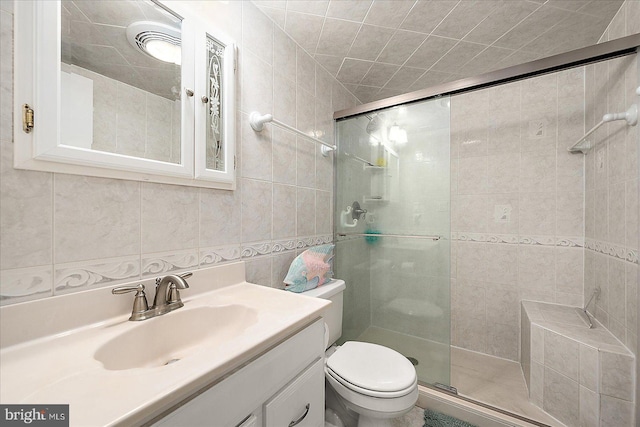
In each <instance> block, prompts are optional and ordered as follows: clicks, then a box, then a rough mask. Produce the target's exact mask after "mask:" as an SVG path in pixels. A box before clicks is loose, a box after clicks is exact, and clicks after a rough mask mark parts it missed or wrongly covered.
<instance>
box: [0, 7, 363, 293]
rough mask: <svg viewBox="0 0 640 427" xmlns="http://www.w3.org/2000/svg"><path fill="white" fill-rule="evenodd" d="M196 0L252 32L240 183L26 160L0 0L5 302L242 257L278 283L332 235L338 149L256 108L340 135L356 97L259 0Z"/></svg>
mask: <svg viewBox="0 0 640 427" xmlns="http://www.w3.org/2000/svg"><path fill="white" fill-rule="evenodd" d="M169 3H170V2H169ZM191 6H192V7H193V9H194V11H195V13H196V14H197V15H198V16H200V17H201V18H202V19H205V20H208V21H209V22H211V24H212V25H215V26H217V27H218V28H219V29H221V30H222V31H225V32H226V33H227V34H229V35H230V36H231V37H233V38H234V39H235V40H236V41H237V43H238V45H239V49H238V50H239V67H238V79H237V82H238V87H237V91H238V98H237V105H238V106H239V110H238V111H237V131H236V135H237V141H238V149H237V154H238V157H239V169H238V178H237V179H238V189H237V190H236V191H233V192H230V191H222V190H212V189H200V188H193V187H180V186H172V185H160V184H153V183H141V182H134V181H125V180H114V179H102V178H93V177H86V176H73V175H63V174H51V173H41V172H32V171H21V170H14V169H13V167H12V162H13V159H12V157H13V152H12V151H13V150H12V143H13V142H12V139H13V136H12V135H13V134H12V132H13V129H12V102H13V100H12V87H13V70H12V34H13V3H12V2H9V1H5V0H2V1H1V2H0V7H1V9H0V31H1V35H2V37H1V46H0V67H1V68H0V91H1V95H2V96H1V111H0V117H1V122H0V129H1V130H0V141H1V163H0V283H1V285H0V295H1V297H0V298H1V300H0V303H1V304H11V303H15V302H19V301H23V300H28V299H35V298H44V297H49V296H52V295H60V294H64V293H68V292H77V291H81V290H84V289H87V288H90V287H96V286H107V285H113V284H115V283H118V282H125V281H131V280H135V279H136V278H139V277H148V276H155V275H161V274H164V273H166V272H169V271H180V270H187V269H194V268H198V267H199V266H205V265H211V264H214V263H219V262H225V261H230V260H237V259H241V258H242V259H245V260H246V261H247V276H248V277H247V279H248V280H250V281H253V282H256V283H260V284H265V285H270V286H276V287H278V286H281V281H282V278H283V277H284V275H285V274H286V271H287V269H288V266H289V262H290V261H291V260H292V259H293V258H294V257H295V255H296V253H297V252H298V251H299V250H300V249H302V248H304V247H306V246H309V245H314V244H318V243H321V242H325V241H328V240H330V239H331V232H332V215H331V212H332V206H331V204H332V202H331V201H332V191H333V187H332V173H333V170H332V169H333V168H332V158H331V157H329V158H324V157H322V156H321V155H320V154H319V150H318V149H317V148H316V147H315V146H314V145H312V143H309V142H307V141H306V140H303V139H297V138H296V137H295V136H294V135H293V134H291V133H288V132H286V131H282V130H279V129H274V130H270V129H269V130H267V131H265V132H263V133H262V134H260V135H258V134H256V133H254V132H253V131H252V130H251V129H250V127H249V125H248V113H249V112H251V111H253V110H260V111H261V112H273V114H274V116H275V117H276V118H278V119H279V120H281V121H284V122H286V123H288V124H290V125H294V126H297V127H298V128H300V129H302V130H312V129H318V130H321V131H323V132H324V138H326V139H327V140H328V141H331V140H332V138H333V128H332V113H333V111H335V110H341V109H344V108H348V107H351V106H353V105H355V104H356V103H357V100H356V98H355V97H353V96H352V95H351V94H349V92H348V91H346V89H345V88H344V87H343V86H342V85H340V84H339V83H338V82H337V81H336V80H335V79H333V78H332V77H331V76H330V75H329V73H327V72H326V71H324V69H323V68H322V67H320V66H319V65H318V64H317V63H316V62H315V61H314V60H313V59H312V58H311V57H310V56H309V55H307V53H306V52H305V51H304V50H303V49H301V48H300V47H299V46H297V45H296V44H295V43H294V42H293V41H292V40H291V39H290V38H289V37H287V36H286V35H285V34H284V32H282V31H281V30H280V29H279V28H278V27H277V26H274V24H273V23H272V21H271V20H269V19H268V18H267V17H266V16H265V15H264V14H262V13H261V12H260V11H258V10H257V9H256V8H255V6H254V5H253V4H252V3H251V2H248V1H242V2H235V1H233V2H228V3H227V4H225V3H223V2H206V3H204V2H193V3H192V4H191ZM16 131H17V130H16Z"/></svg>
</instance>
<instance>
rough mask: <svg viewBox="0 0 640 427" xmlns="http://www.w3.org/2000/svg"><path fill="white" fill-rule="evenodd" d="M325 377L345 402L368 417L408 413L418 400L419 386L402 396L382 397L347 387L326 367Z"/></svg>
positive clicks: (388, 417) (381, 417) (385, 417)
mask: <svg viewBox="0 0 640 427" xmlns="http://www.w3.org/2000/svg"><path fill="white" fill-rule="evenodd" d="M325 378H326V379H327V381H328V382H329V384H330V385H331V388H332V389H333V390H334V391H335V392H336V393H337V394H338V395H339V396H340V397H342V399H343V402H344V404H345V405H346V406H347V407H348V408H350V409H351V410H353V411H355V412H357V413H358V414H360V415H365V416H367V417H372V418H379V419H390V418H396V417H399V416H402V415H404V414H406V413H407V412H408V411H409V410H410V409H411V408H413V405H415V403H416V402H417V401H418V386H417V382H416V385H415V386H414V387H413V388H412V389H411V390H409V393H408V394H405V395H404V396H400V397H392V398H381V397H373V396H368V395H366V394H362V393H358V392H357V391H355V390H352V389H351V388H349V387H345V386H344V385H343V384H342V383H341V382H340V381H338V380H337V379H336V378H335V377H334V376H333V375H331V373H330V372H329V371H328V370H326V369H325Z"/></svg>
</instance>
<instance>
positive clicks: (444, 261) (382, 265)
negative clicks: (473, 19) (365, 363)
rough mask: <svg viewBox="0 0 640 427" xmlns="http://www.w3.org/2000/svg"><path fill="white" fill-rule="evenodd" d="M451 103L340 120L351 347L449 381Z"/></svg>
mask: <svg viewBox="0 0 640 427" xmlns="http://www.w3.org/2000/svg"><path fill="white" fill-rule="evenodd" d="M449 116H450V100H449V97H440V98H437V99H432V100H428V101H422V102H417V103H413V104H409V105H403V106H397V107H391V108H387V109H383V110H379V111H376V112H373V113H367V114H362V115H359V116H355V117H350V118H348V119H345V120H341V121H338V122H337V138H338V141H339V144H338V150H339V151H338V155H337V169H336V174H337V176H336V183H337V186H338V188H337V189H336V218H335V231H336V237H337V239H336V260H337V261H336V266H335V270H336V272H337V276H338V277H341V278H342V279H344V280H345V281H346V283H347V284H348V286H347V290H346V293H345V307H349V309H348V310H345V313H344V327H343V335H342V341H348V340H359V341H366V342H373V343H377V344H381V345H385V346H387V347H390V348H393V349H395V350H397V351H399V352H400V353H402V354H403V355H405V356H406V357H408V358H409V360H411V362H412V363H413V364H414V365H415V366H416V370H417V373H418V379H419V381H421V382H423V383H429V384H437V383H438V384H443V385H448V384H449V375H450V374H449V366H450V350H449V349H450V332H449V331H450V313H449V311H450V295H449V289H450V286H449V285H450V274H449V268H450V241H451V240H450V230H451V225H450V188H449V187H450V179H449V177H450V170H449V169H450V160H449V159H450V153H449V147H450V144H449V122H450V120H449V119H450V117H449Z"/></svg>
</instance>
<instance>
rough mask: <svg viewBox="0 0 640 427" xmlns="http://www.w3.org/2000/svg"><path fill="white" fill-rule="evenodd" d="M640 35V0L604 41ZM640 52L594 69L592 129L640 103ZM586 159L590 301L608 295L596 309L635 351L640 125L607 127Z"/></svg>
mask: <svg viewBox="0 0 640 427" xmlns="http://www.w3.org/2000/svg"><path fill="white" fill-rule="evenodd" d="M635 33H640V2H637V1H627V2H625V3H624V4H623V6H622V8H621V9H620V11H619V12H618V14H617V15H616V16H615V17H614V19H613V21H612V22H611V24H610V25H609V28H608V29H607V31H606V32H605V33H604V35H603V36H602V39H601V41H608V40H613V39H616V38H619V37H623V36H626V35H630V34H635ZM639 85H640V74H639V67H638V57H637V55H633V56H627V57H624V58H619V59H614V60H611V61H607V62H602V63H598V64H595V65H589V66H588V67H587V71H586V87H587V93H586V116H585V117H586V128H587V129H590V128H591V127H592V126H594V125H595V124H596V123H597V122H599V121H600V120H601V118H602V116H603V115H604V114H605V113H608V112H623V111H626V110H627V108H628V107H629V106H630V105H631V104H633V103H638V101H640V98H639V97H638V96H637V95H636V94H635V89H636V88H637V87H638V86H639ZM592 143H593V144H595V146H594V148H593V149H591V150H590V151H589V153H588V154H587V156H586V157H585V161H586V165H585V171H586V184H585V185H586V197H585V237H586V248H587V250H586V253H585V287H584V297H585V301H586V300H587V299H588V298H590V297H591V295H592V293H593V291H594V289H595V288H600V290H601V294H600V296H599V297H598V298H597V299H596V300H595V306H594V305H593V303H592V304H591V305H590V306H589V311H590V312H592V313H595V316H596V318H597V319H598V320H599V321H600V322H601V323H602V324H603V325H604V326H605V327H607V329H609V330H610V331H611V332H612V333H613V334H614V335H615V336H616V337H617V338H618V339H619V340H620V341H621V342H623V343H624V344H625V345H626V346H627V348H629V349H630V350H631V351H633V352H634V353H636V349H637V342H638V326H637V313H638V143H639V135H638V126H626V125H625V123H624V122H621V121H618V122H612V123H610V124H608V125H605V126H603V127H602V128H600V130H598V132H597V133H596V134H595V137H594V138H593V141H592Z"/></svg>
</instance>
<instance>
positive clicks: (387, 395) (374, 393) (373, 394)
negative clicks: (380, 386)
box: [324, 366, 418, 399]
mask: <svg viewBox="0 0 640 427" xmlns="http://www.w3.org/2000/svg"><path fill="white" fill-rule="evenodd" d="M324 372H325V376H327V375H330V376H331V377H332V378H333V379H334V380H335V381H337V382H339V383H340V384H342V386H344V387H346V388H348V389H349V390H351V391H354V392H356V393H359V394H362V395H364V396H369V397H377V398H380V399H394V398H396V397H402V396H406V395H407V394H409V393H411V392H412V391H413V390H414V389H415V388H416V386H417V385H418V380H417V378H416V380H415V381H414V382H413V383H412V384H411V385H410V386H409V387H407V388H406V389H403V390H397V391H392V392H385V391H376V390H369V389H366V388H362V387H358V386H357V385H355V384H352V383H350V382H348V381H347V380H345V379H344V378H342V377H341V376H340V375H339V374H338V373H336V372H334V371H333V370H331V369H330V368H328V367H326V366H325V370H324Z"/></svg>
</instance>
